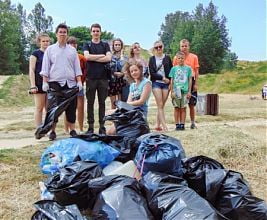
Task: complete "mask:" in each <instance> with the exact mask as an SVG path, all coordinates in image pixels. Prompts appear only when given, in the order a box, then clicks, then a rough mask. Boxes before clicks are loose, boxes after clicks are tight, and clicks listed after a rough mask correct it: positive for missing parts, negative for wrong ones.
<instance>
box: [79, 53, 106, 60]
mask: <svg viewBox="0 0 267 220" xmlns="http://www.w3.org/2000/svg"><path fill="white" fill-rule="evenodd" d="M83 53H84V57H85V59H86V60H89V61H96V62H99V61H98V59H100V58H103V57H105V54H90V53H89V51H88V50H85V51H84V52H83Z"/></svg>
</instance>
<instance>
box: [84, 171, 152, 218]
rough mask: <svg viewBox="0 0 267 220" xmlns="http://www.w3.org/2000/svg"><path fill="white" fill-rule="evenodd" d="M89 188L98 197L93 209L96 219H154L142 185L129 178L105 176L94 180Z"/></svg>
mask: <svg viewBox="0 0 267 220" xmlns="http://www.w3.org/2000/svg"><path fill="white" fill-rule="evenodd" d="M88 187H89V189H90V191H91V195H94V196H96V202H95V205H94V208H93V217H94V219H121V220H124V219H142V220H145V219H151V220H152V219H154V217H153V216H152V214H151V212H150V210H149V209H148V205H147V202H146V199H145V198H144V197H143V191H142V185H140V184H139V183H138V181H137V180H136V179H134V178H131V177H127V176H118V175H113V176H104V177H99V178H96V179H93V180H91V181H90V182H89V184H88Z"/></svg>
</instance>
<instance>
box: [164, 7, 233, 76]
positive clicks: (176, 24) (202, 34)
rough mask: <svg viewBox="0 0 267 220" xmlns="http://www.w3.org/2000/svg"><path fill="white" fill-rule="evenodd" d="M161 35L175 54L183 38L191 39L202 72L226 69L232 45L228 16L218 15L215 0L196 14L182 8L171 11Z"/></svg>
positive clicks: (195, 11)
mask: <svg viewBox="0 0 267 220" xmlns="http://www.w3.org/2000/svg"><path fill="white" fill-rule="evenodd" d="M160 37H161V40H162V41H163V43H164V44H165V47H166V48H167V52H168V50H170V53H171V54H172V55H174V54H175V53H176V52H177V51H178V50H179V42H180V40H182V39H184V38H185V39H188V40H189V41H190V44H191V46H190V49H191V51H192V52H193V53H196V54H197V55H198V57H199V63H200V73H208V72H216V71H218V70H220V69H222V68H223V63H224V57H225V55H226V53H227V51H228V48H229V47H230V45H231V42H230V39H229V37H228V30H227V28H226V17H224V16H221V17H219V16H218V12H217V7H216V6H215V5H214V4H213V3H212V2H210V3H209V5H208V7H207V8H204V7H203V5H202V4H199V5H198V6H197V7H196V9H195V10H194V11H193V12H192V14H189V13H187V12H179V11H178V12H176V13H174V14H173V13H171V14H168V15H167V16H166V18H165V24H164V25H162V26H161V33H160ZM168 45H169V46H168Z"/></svg>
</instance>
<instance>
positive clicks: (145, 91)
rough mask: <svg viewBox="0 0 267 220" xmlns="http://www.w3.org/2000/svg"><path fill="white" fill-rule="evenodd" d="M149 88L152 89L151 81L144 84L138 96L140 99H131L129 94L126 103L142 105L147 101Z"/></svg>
mask: <svg viewBox="0 0 267 220" xmlns="http://www.w3.org/2000/svg"><path fill="white" fill-rule="evenodd" d="M151 90H152V86H151V82H147V83H146V85H145V86H144V88H143V91H142V94H141V96H140V99H138V100H134V101H132V97H130V96H131V94H129V97H128V100H127V103H128V104H130V105H133V106H141V105H143V104H144V103H145V102H146V101H147V99H148V98H149V96H150V93H151Z"/></svg>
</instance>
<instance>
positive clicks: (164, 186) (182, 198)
mask: <svg viewBox="0 0 267 220" xmlns="http://www.w3.org/2000/svg"><path fill="white" fill-rule="evenodd" d="M142 183H143V184H144V186H145V187H146V190H147V191H146V198H147V201H148V204H149V208H150V210H151V211H152V213H153V215H154V216H155V218H156V219H157V220H162V219H164V220H173V219H179V220H180V219H190V220H199V219H225V218H224V217H223V216H220V214H219V213H217V211H216V210H215V209H214V208H213V207H212V206H211V205H210V204H209V203H208V201H206V200H205V199H203V198H201V197H200V196H199V195H198V194H197V193H196V192H195V191H194V190H192V189H190V188H189V187H187V186H186V182H185V181H184V180H183V179H182V178H180V177H176V176H171V175H167V174H162V173H152V172H148V173H147V174H146V175H145V176H144V177H143V180H142Z"/></svg>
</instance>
